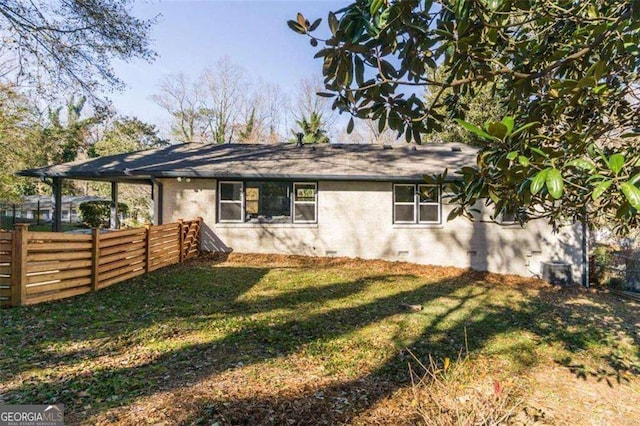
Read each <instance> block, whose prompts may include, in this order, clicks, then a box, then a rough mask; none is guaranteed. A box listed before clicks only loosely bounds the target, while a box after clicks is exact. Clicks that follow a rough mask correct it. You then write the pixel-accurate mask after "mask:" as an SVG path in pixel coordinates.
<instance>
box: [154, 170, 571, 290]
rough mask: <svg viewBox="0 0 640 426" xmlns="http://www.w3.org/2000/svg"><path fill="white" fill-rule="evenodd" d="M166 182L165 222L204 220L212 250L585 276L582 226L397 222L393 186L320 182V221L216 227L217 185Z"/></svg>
mask: <svg viewBox="0 0 640 426" xmlns="http://www.w3.org/2000/svg"><path fill="white" fill-rule="evenodd" d="M162 184H163V188H164V190H163V221H164V222H171V221H175V220H177V219H179V218H192V217H197V216H202V217H203V219H204V221H203V249H204V250H208V251H232V250H233V251H237V252H247V253H284V254H301V255H310V256H347V257H359V258H363V259H386V260H400V261H407V262H414V263H421V264H432V265H443V266H457V267H462V268H467V267H471V268H473V269H476V270H480V271H491V272H499V273H510V274H516V275H522V276H532V275H539V274H541V263H542V262H545V261H561V262H567V263H571V264H572V265H573V277H574V280H575V281H578V282H580V281H581V279H582V268H581V263H582V248H581V241H582V236H581V227H580V226H579V225H572V226H567V227H565V228H563V229H562V230H561V231H560V232H559V233H558V234H554V233H553V232H552V230H551V228H550V227H549V226H548V225H547V224H546V223H543V222H541V221H532V222H530V223H528V224H527V225H526V226H525V227H524V228H522V227H520V225H498V224H495V223H482V222H471V221H469V220H467V219H465V218H457V219H455V220H453V221H450V222H447V221H446V217H447V215H448V214H449V212H450V211H451V209H452V208H453V206H448V205H446V204H445V205H443V208H442V217H443V224H442V225H413V224H409V225H399V224H395V225H394V224H393V223H392V217H393V198H392V197H393V191H392V188H393V187H392V184H391V183H389V182H351V181H349V182H347V181H341V182H334V181H323V182H319V183H318V223H317V224H249V223H216V181H215V180H213V179H209V180H207V179H192V180H191V182H185V181H184V180H183V181H181V182H178V181H177V180H176V179H163V180H162ZM156 198H157V197H156Z"/></svg>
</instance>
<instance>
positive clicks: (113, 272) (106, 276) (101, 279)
mask: <svg viewBox="0 0 640 426" xmlns="http://www.w3.org/2000/svg"><path fill="white" fill-rule="evenodd" d="M139 269H142V270H143V271H144V264H140V263H139V264H136V265H128V266H121V267H120V268H116V269H113V270H111V271H107V272H103V273H100V274H98V277H99V279H98V282H104V281H106V280H108V279H110V278H113V277H117V276H119V275H126V274H129V273H131V272H134V271H137V270H139Z"/></svg>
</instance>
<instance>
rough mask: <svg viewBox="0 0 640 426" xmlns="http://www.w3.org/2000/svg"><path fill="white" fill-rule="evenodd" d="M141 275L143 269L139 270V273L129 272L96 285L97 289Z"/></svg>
mask: <svg viewBox="0 0 640 426" xmlns="http://www.w3.org/2000/svg"><path fill="white" fill-rule="evenodd" d="M142 274H144V269H141V270H139V271H133V272H130V273H128V274H126V275H120V276H118V277H114V278H111V279H109V280H106V281H104V282H101V283H100V284H99V285H98V288H105V287H109V286H110V285H113V284H117V283H119V282H122V281H126V280H128V279H131V278H134V277H137V276H139V275H142Z"/></svg>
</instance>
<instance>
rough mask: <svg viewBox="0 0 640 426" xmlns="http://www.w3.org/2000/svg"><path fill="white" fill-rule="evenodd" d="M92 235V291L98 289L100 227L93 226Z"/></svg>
mask: <svg viewBox="0 0 640 426" xmlns="http://www.w3.org/2000/svg"><path fill="white" fill-rule="evenodd" d="M91 237H92V238H91V244H92V246H91V291H96V290H97V289H98V284H99V282H98V279H99V272H100V228H93V229H92V230H91Z"/></svg>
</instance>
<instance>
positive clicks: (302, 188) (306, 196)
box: [293, 183, 317, 222]
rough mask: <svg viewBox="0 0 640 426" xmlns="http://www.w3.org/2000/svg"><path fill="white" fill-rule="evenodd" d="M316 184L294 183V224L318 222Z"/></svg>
mask: <svg viewBox="0 0 640 426" xmlns="http://www.w3.org/2000/svg"><path fill="white" fill-rule="evenodd" d="M316 189H317V188H316V184H315V183H294V184H293V193H294V198H293V219H294V220H293V221H294V222H315V221H316V205H317V203H316V193H317V190H316Z"/></svg>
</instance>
